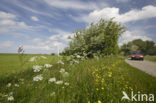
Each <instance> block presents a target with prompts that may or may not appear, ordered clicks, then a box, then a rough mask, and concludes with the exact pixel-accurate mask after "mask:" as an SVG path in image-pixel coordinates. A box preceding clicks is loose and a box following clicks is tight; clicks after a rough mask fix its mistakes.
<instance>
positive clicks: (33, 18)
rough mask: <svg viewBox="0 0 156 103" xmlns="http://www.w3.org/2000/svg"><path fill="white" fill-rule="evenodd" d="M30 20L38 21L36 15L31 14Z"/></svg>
mask: <svg viewBox="0 0 156 103" xmlns="http://www.w3.org/2000/svg"><path fill="white" fill-rule="evenodd" d="M31 20H33V21H39V19H38V18H37V17H36V16H32V17H31Z"/></svg>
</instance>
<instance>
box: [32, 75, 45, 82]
mask: <svg viewBox="0 0 156 103" xmlns="http://www.w3.org/2000/svg"><path fill="white" fill-rule="evenodd" d="M42 79H43V77H42V75H41V74H40V75H37V76H35V77H34V78H33V81H41V80H42Z"/></svg>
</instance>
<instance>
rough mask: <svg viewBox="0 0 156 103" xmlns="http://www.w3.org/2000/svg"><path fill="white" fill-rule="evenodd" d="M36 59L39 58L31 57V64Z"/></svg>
mask: <svg viewBox="0 0 156 103" xmlns="http://www.w3.org/2000/svg"><path fill="white" fill-rule="evenodd" d="M36 58H37V56H34V57H31V58H30V59H29V61H30V62H33V61H35V60H36Z"/></svg>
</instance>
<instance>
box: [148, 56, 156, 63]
mask: <svg viewBox="0 0 156 103" xmlns="http://www.w3.org/2000/svg"><path fill="white" fill-rule="evenodd" d="M145 59H146V60H149V61H152V62H156V56H145Z"/></svg>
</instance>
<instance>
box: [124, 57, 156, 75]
mask: <svg viewBox="0 0 156 103" xmlns="http://www.w3.org/2000/svg"><path fill="white" fill-rule="evenodd" d="M125 61H126V63H128V64H130V65H131V66H133V67H135V68H138V69H140V70H142V71H144V72H146V73H148V74H150V75H152V76H154V77H156V63H155V62H150V61H146V60H144V61H140V60H130V59H126V60H125Z"/></svg>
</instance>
